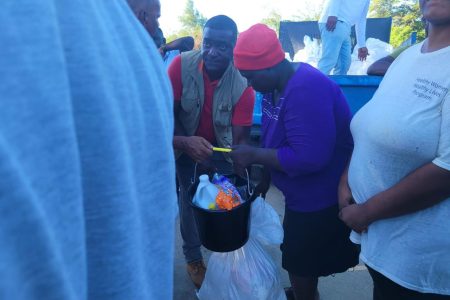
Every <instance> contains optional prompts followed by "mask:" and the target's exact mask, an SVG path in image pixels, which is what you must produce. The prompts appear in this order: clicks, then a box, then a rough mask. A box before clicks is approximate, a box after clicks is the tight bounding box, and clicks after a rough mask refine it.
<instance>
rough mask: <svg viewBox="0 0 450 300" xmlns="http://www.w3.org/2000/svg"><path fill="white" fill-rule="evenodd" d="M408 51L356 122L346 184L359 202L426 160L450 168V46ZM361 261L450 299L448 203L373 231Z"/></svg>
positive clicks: (366, 235)
mask: <svg viewBox="0 0 450 300" xmlns="http://www.w3.org/2000/svg"><path fill="white" fill-rule="evenodd" d="M422 44H423V43H420V44H418V45H415V46H413V47H411V48H410V49H408V50H406V51H404V53H402V54H401V55H400V56H399V57H398V58H397V59H396V60H395V61H394V63H393V64H392V66H391V67H390V68H389V70H388V72H387V74H386V76H385V78H384V79H383V81H382V83H381V84H380V87H379V88H378V90H377V92H376V93H375V95H374V96H373V98H372V100H371V101H369V103H367V104H366V105H365V106H364V107H363V108H362V109H361V110H360V111H359V112H358V113H357V114H356V115H355V117H354V118H353V120H352V123H351V130H352V134H353V138H354V140H355V149H354V152H353V156H352V159H351V163H350V168H349V184H350V188H351V190H352V193H353V197H354V198H355V200H356V202H358V203H361V202H365V201H366V200H367V199H369V198H371V197H372V196H374V195H376V194H378V193H380V192H382V191H385V190H386V189H388V188H390V187H392V186H393V185H395V184H397V183H398V182H399V181H400V180H402V179H403V178H404V177H405V176H407V175H408V174H410V173H411V172H413V171H414V170H416V169H417V168H419V167H421V166H423V165H424V164H427V163H430V162H432V163H434V164H435V165H437V166H439V167H441V168H444V169H446V170H450V93H449V89H450V47H447V48H444V49H441V50H438V51H434V52H432V53H421V47H422ZM360 238H361V246H362V248H361V259H362V260H363V261H364V262H365V263H366V264H367V265H369V266H370V267H371V268H373V269H375V270H376V271H378V272H380V273H382V274H383V275H384V276H386V277H388V278H389V279H391V280H393V281H394V282H396V283H398V284H400V285H402V286H404V287H406V288H408V289H412V290H415V291H419V292H427V293H437V294H445V295H450V198H449V199H446V200H444V201H442V202H440V203H439V204H437V205H435V206H433V207H430V208H428V209H425V210H422V211H419V212H416V213H412V214H407V215H404V216H401V217H397V218H391V219H384V220H380V221H377V222H374V223H373V224H371V225H370V226H369V229H368V231H367V233H364V234H362V235H361V237H360Z"/></svg>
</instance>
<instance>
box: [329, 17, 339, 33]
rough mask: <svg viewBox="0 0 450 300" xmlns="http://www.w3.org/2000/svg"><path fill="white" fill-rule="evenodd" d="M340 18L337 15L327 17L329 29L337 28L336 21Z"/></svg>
mask: <svg viewBox="0 0 450 300" xmlns="http://www.w3.org/2000/svg"><path fill="white" fill-rule="evenodd" d="M337 21H338V18H337V17H335V16H329V17H328V19H327V24H326V28H327V30H328V31H334V30H335V29H336V23H337Z"/></svg>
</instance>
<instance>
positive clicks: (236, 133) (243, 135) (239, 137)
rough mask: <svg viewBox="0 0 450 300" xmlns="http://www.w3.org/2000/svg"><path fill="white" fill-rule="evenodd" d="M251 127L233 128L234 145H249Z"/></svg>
mask: <svg viewBox="0 0 450 300" xmlns="http://www.w3.org/2000/svg"><path fill="white" fill-rule="evenodd" d="M250 129H251V126H233V127H232V134H233V145H239V144H248V143H249V140H250Z"/></svg>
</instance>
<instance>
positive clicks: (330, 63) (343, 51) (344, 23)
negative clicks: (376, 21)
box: [318, 0, 370, 75]
mask: <svg viewBox="0 0 450 300" xmlns="http://www.w3.org/2000/svg"><path fill="white" fill-rule="evenodd" d="M369 4H370V0H327V2H326V3H325V6H324V9H323V10H322V14H321V16H320V19H319V29H320V35H321V39H322V56H321V58H320V60H319V64H318V68H319V70H320V71H322V72H323V73H325V74H327V75H328V74H330V72H331V70H333V69H334V72H333V74H335V75H345V74H347V72H348V69H349V68H350V64H351V51H352V45H351V39H350V34H351V30H352V26H353V25H355V31H356V41H357V45H356V47H358V58H359V59H360V60H361V61H363V60H365V59H366V57H367V55H368V54H369V51H368V50H367V48H366V16H367V12H368V11H369Z"/></svg>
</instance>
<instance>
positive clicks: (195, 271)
mask: <svg viewBox="0 0 450 300" xmlns="http://www.w3.org/2000/svg"><path fill="white" fill-rule="evenodd" d="M186 269H187V272H188V274H189V277H190V278H191V280H192V283H193V284H194V285H195V287H196V288H197V289H200V287H201V286H202V283H203V280H204V279H205V273H206V267H205V264H204V263H203V260H199V261H194V262H191V263H188V264H187V266H186Z"/></svg>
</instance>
